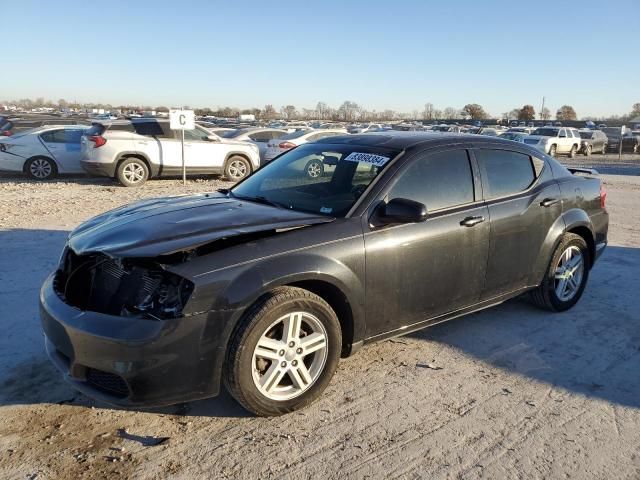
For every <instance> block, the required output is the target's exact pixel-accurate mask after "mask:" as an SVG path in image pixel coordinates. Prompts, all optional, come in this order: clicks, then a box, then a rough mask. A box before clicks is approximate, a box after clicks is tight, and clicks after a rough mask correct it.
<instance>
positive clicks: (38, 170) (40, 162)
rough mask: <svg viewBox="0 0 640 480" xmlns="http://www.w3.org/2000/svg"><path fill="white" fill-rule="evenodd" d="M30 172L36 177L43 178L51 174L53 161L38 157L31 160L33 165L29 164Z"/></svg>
mask: <svg viewBox="0 0 640 480" xmlns="http://www.w3.org/2000/svg"><path fill="white" fill-rule="evenodd" d="M29 172H30V173H31V175H33V176H34V177H36V178H39V179H41V180H42V179H45V178H48V177H50V176H51V173H52V172H53V168H52V167H51V162H49V160H45V159H44V158H36V159H35V160H33V161H32V162H31V165H29Z"/></svg>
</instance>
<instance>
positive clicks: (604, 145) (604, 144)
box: [600, 143, 607, 155]
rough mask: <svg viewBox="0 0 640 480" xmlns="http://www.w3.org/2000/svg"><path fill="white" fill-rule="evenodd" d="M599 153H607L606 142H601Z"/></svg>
mask: <svg viewBox="0 0 640 480" xmlns="http://www.w3.org/2000/svg"><path fill="white" fill-rule="evenodd" d="M600 153H602V155H606V154H607V144H606V143H603V144H602V152H600Z"/></svg>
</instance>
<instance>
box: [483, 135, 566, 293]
mask: <svg viewBox="0 0 640 480" xmlns="http://www.w3.org/2000/svg"><path fill="white" fill-rule="evenodd" d="M473 154H474V155H475V157H476V159H477V161H478V165H479V167H480V172H481V175H482V185H483V188H482V190H483V193H484V198H485V201H486V203H487V205H488V208H489V221H490V227H491V233H490V242H489V258H488V261H487V273H486V280H485V287H484V291H483V293H482V299H483V300H487V299H490V298H494V297H497V296H499V295H501V294H504V293H509V292H512V291H515V290H518V289H520V288H523V287H527V286H531V285H528V281H529V278H530V276H531V274H532V272H533V268H534V265H535V262H536V260H537V259H538V258H539V256H540V255H541V251H542V248H543V243H544V240H545V238H546V236H547V233H548V232H549V230H550V229H551V226H552V225H553V223H554V222H555V221H556V219H557V218H558V217H559V216H560V215H561V213H562V202H561V199H560V189H559V187H558V185H557V183H556V182H555V180H554V179H553V175H552V173H551V171H550V168H549V166H548V165H547V164H546V163H545V162H544V161H543V160H541V159H538V158H535V157H532V156H530V155H528V154H525V153H521V152H518V151H515V150H509V149H504V148H481V149H480V148H477V149H474V150H473Z"/></svg>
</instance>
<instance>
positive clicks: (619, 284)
mask: <svg viewBox="0 0 640 480" xmlns="http://www.w3.org/2000/svg"><path fill="white" fill-rule="evenodd" d="M622 171H623V172H624V169H623V170H622ZM603 179H604V181H605V184H606V187H607V189H608V200H607V206H608V209H609V212H610V215H611V226H610V237H609V239H610V245H609V247H608V249H607V250H606V252H605V254H604V255H603V257H602V258H601V260H600V261H599V262H598V264H597V265H596V266H595V268H594V270H593V271H592V275H591V277H590V282H589V285H588V287H587V289H586V291H585V294H584V297H583V298H582V300H581V301H580V303H579V304H578V305H577V306H576V307H575V308H574V309H572V310H571V311H569V312H566V313H563V314H550V313H546V312H542V311H540V310H537V309H536V308H534V307H533V306H532V305H530V304H529V303H528V302H527V301H525V300H522V299H518V300H515V301H510V302H507V303H506V304H503V305H501V306H499V307H496V308H493V309H490V310H486V311H484V312H481V313H477V314H474V315H471V316H468V317H465V318H462V319H458V320H455V321H452V322H449V323H446V324H441V325H438V326H435V327H432V328H431V329H428V330H424V331H422V332H418V333H416V334H412V335H410V336H407V337H402V338H397V339H393V340H389V341H386V342H383V343H379V344H376V345H373V346H370V347H366V348H364V349H363V350H361V351H360V352H359V353H358V354H357V355H355V356H354V357H351V358H349V359H345V360H343V361H341V363H340V367H339V369H338V371H337V373H336V376H335V377H334V379H333V381H332V383H331V385H330V386H329V388H328V389H327V391H326V392H325V393H324V395H323V397H322V398H321V399H320V400H319V401H318V402H316V403H315V404H313V405H312V406H310V407H309V408H307V409H306V410H303V411H301V412H297V413H293V414H290V415H287V416H285V417H281V418H271V419H264V418H255V417H252V416H249V415H247V414H246V412H245V411H244V410H242V409H241V408H240V407H239V406H237V405H236V404H235V402H234V401H233V400H232V399H231V398H230V397H229V396H228V395H226V394H225V395H222V396H221V397H218V398H215V399H210V400H205V401H200V402H195V403H192V404H187V405H180V406H175V407H171V408H165V409H162V410H153V411H140V410H127V409H117V408H111V407H108V406H105V405H102V404H98V403H96V402H93V401H92V400H89V399H88V398H86V397H84V396H82V395H81V394H78V393H76V392H74V391H72V390H71V389H69V388H68V387H66V386H65V384H64V383H63V382H62V380H61V378H60V376H59V374H58V373H57V372H56V371H55V369H54V368H53V367H52V366H51V365H50V364H49V362H48V360H47V359H46V357H45V354H44V351H43V338H42V333H41V330H40V325H39V319H38V308H37V296H38V290H39V287H40V285H41V283H42V281H43V280H44V278H45V277H46V275H47V274H48V273H49V272H50V271H52V270H53V268H54V267H55V265H56V263H57V261H58V256H59V254H60V251H61V249H62V246H63V244H64V242H65V239H66V236H67V234H68V232H69V231H70V230H71V229H72V228H73V227H75V226H76V225H77V224H78V223H79V222H81V221H83V220H85V219H87V218H89V217H91V216H93V215H95V214H97V213H100V212H102V211H105V210H108V209H111V208H113V207H116V206H119V205H121V204H124V203H128V202H131V201H134V200H137V199H139V198H143V197H152V196H162V195H167V194H180V193H188V192H202V191H210V190H213V189H215V188H220V187H221V186H223V185H224V184H222V183H221V182H219V181H215V180H211V179H209V178H202V179H199V180H195V181H190V182H189V184H188V187H187V189H186V190H185V189H184V188H183V186H182V185H181V183H180V182H179V181H178V180H158V181H151V182H149V183H148V184H147V185H145V186H144V187H143V188H140V189H126V188H123V187H119V186H117V185H115V184H114V183H112V182H110V181H108V180H89V179H85V178H72V179H67V180H64V181H56V182H50V183H44V184H39V183H32V182H29V181H26V180H24V179H23V178H20V177H12V176H0V200H1V207H0V245H1V248H0V312H1V313H0V330H1V331H2V332H3V334H2V335H0V478H3V479H25V478H31V479H32V478H38V479H57V478H61V479H68V478H91V479H95V478H136V479H138V478H139V479H152V478H166V477H172V478H180V479H192V478H199V477H209V478H295V479H300V478H326V479H331V478H392V477H400V478H464V479H474V478H489V479H494V478H510V479H511V478H527V479H529V478H548V479H558V478H574V479H586V478H594V479H604V478H606V479H618V478H625V479H637V478H640V375H639V374H638V372H640V307H639V306H638V303H637V302H638V296H639V293H640V288H639V287H640V280H639V274H640V177H639V176H634V175H603Z"/></svg>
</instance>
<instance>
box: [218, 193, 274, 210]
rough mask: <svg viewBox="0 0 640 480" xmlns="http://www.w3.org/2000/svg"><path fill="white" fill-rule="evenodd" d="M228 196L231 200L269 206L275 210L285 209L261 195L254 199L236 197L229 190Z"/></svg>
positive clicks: (241, 196)
mask: <svg viewBox="0 0 640 480" xmlns="http://www.w3.org/2000/svg"><path fill="white" fill-rule="evenodd" d="M229 196H231V197H233V198H237V199H238V200H246V201H248V202H256V203H261V204H263V205H270V206H272V207H276V208H286V207H285V206H284V205H282V204H280V203H277V202H274V201H273V200H269V199H268V198H267V197H263V196H261V195H258V196H256V197H249V196H243V195H236V194H235V193H233V192H232V191H231V190H229Z"/></svg>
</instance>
